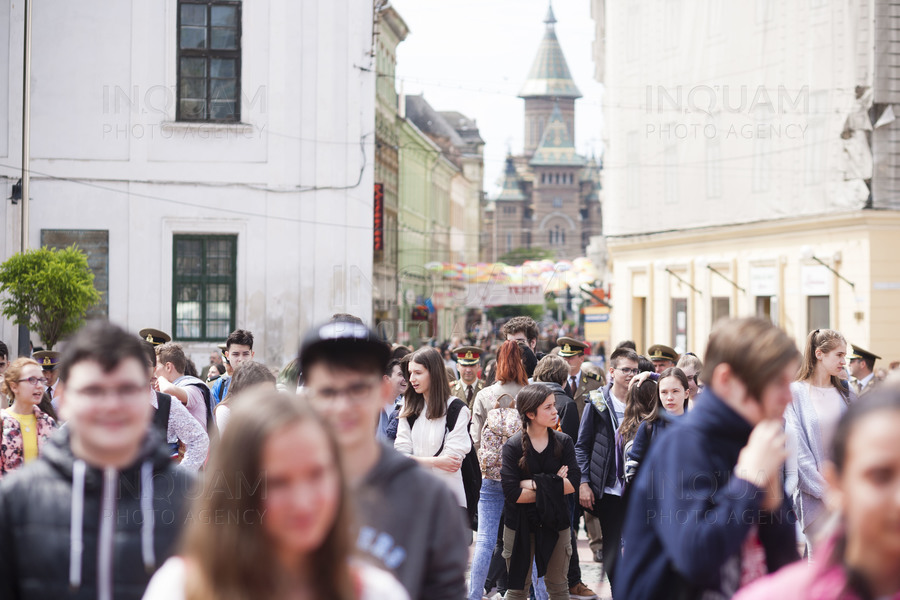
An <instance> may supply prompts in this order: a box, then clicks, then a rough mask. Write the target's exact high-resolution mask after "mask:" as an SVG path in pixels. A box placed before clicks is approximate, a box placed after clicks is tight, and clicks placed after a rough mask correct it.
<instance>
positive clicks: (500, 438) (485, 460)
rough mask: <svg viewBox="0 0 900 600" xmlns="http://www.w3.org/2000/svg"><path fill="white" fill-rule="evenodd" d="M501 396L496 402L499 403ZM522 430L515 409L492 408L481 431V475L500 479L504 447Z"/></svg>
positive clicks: (517, 412) (479, 458)
mask: <svg viewBox="0 0 900 600" xmlns="http://www.w3.org/2000/svg"><path fill="white" fill-rule="evenodd" d="M503 396H509V397H510V398H512V396H510V395H509V394H502V395H500V396H499V397H498V398H497V399H496V400H495V402H499V401H500V399H501V398H503ZM520 429H522V421H521V419H520V418H519V411H518V410H516V409H515V408H511V407H510V408H492V409H491V410H489V411H488V414H487V419H485V421H484V427H482V429H481V447H480V448H479V449H478V462H479V465H480V466H481V473H482V474H483V475H484V476H485V477H487V478H488V479H494V480H499V479H500V467H501V466H502V463H503V446H504V444H506V442H507V441H508V440H509V438H511V437H512V436H514V435H515V434H516V433H518V432H519V430H520Z"/></svg>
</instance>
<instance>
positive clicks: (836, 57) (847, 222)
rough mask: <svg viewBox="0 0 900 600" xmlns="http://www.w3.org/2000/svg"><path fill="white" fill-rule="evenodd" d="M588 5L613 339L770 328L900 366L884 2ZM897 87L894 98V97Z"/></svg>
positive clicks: (892, 60)
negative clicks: (727, 326)
mask: <svg viewBox="0 0 900 600" xmlns="http://www.w3.org/2000/svg"><path fill="white" fill-rule="evenodd" d="M657 9H658V6H657V5H656V4H655V3H651V2H649V1H636V2H631V3H624V4H623V3H610V2H605V1H603V0H594V1H593V3H592V11H593V16H594V19H595V23H596V27H597V39H598V40H605V43H600V42H597V43H595V47H594V55H595V62H596V64H597V76H598V79H600V80H601V81H603V83H604V84H605V86H606V90H607V94H606V97H605V99H604V104H605V107H604V112H605V116H606V123H607V135H606V143H607V150H606V154H605V156H604V190H605V198H604V200H605V202H604V215H603V221H604V234H605V237H606V244H607V247H608V251H609V254H610V261H611V264H610V270H611V277H610V281H611V286H610V287H611V289H610V293H611V303H612V304H613V307H614V308H613V318H612V322H613V326H612V336H611V337H612V340H611V341H613V342H617V341H619V340H621V339H628V338H631V339H635V341H636V342H637V345H638V349H639V350H641V351H646V349H647V348H648V347H649V346H650V345H652V344H654V343H665V344H670V345H672V346H674V347H675V348H676V349H677V350H679V351H681V352H684V351H693V352H695V353H697V354H699V355H701V356H702V353H703V352H704V351H705V347H706V340H707V337H708V335H709V332H710V330H711V328H712V326H713V323H714V322H715V321H716V320H717V319H719V318H722V317H729V316H730V317H741V316H749V315H761V316H764V317H767V318H770V319H771V320H773V321H774V322H775V323H777V324H778V325H779V326H781V327H783V328H784V329H785V330H786V331H787V332H788V333H789V334H790V335H791V336H792V337H794V338H795V339H796V340H797V341H798V344H801V345H802V342H803V340H805V338H806V335H807V334H808V332H809V331H810V330H812V329H816V328H825V327H830V328H834V329H838V330H840V331H841V332H843V333H844V335H845V336H846V337H847V339H848V341H849V342H850V343H855V344H858V345H860V346H862V347H864V348H866V349H869V350H871V351H873V352H875V353H876V354H879V355H881V356H883V357H884V359H885V361H884V363H879V364H883V366H887V362H888V361H889V360H894V359H900V348H898V347H897V346H896V344H895V342H894V340H896V339H897V337H898V334H900V318H898V317H897V316H896V315H895V314H894V312H895V310H894V307H895V306H897V305H898V304H900V261H896V260H895V259H893V257H894V256H896V254H897V253H898V251H900V247H898V246H900V244H898V241H900V240H898V236H897V234H896V232H898V231H900V229H898V226H900V211H898V209H900V193H898V191H900V186H898V185H897V184H896V183H895V182H896V178H897V174H898V171H897V169H896V166H897V165H898V163H900V160H898V159H900V150H898V148H900V146H898V145H897V143H896V142H897V141H900V122H898V121H897V120H896V118H895V116H894V115H895V111H897V110H898V109H900V106H897V103H900V86H898V85H897V83H896V82H895V81H894V79H892V77H891V73H892V72H893V71H894V70H896V69H897V68H898V67H900V56H897V55H893V54H891V53H889V52H888V49H889V48H890V47H891V44H892V43H896V42H897V41H900V35H898V33H900V32H898V31H897V29H896V28H895V26H894V25H893V22H892V21H891V20H890V18H889V11H890V3H888V2H883V1H875V2H868V1H867V2H862V1H857V0H853V1H848V2H841V3H828V2H810V3H776V2H774V1H768V0H760V1H758V2H748V3H727V2H724V1H720V0H710V1H707V2H689V1H687V0H671V1H669V2H667V3H666V4H665V6H664V10H657ZM895 88H896V89H895Z"/></svg>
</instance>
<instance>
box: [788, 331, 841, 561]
mask: <svg viewBox="0 0 900 600" xmlns="http://www.w3.org/2000/svg"><path fill="white" fill-rule="evenodd" d="M846 355H847V341H846V340H845V339H844V336H843V335H841V334H840V333H839V332H837V331H834V330H833V329H816V330H815V331H811V332H810V333H809V335H808V336H807V338H806V346H805V349H804V353H803V363H802V364H801V367H800V371H799V372H798V374H797V381H795V382H794V383H792V384H791V394H792V395H793V398H794V399H793V402H792V403H791V404H790V405H789V406H788V408H787V410H785V412H784V416H785V422H786V426H787V432H788V434H789V435H790V438H791V439H790V444H791V446H792V449H793V448H796V462H794V461H793V460H791V461H790V463H789V466H788V467H787V470H788V472H787V484H788V490H787V491H788V493H790V494H791V496H792V497H793V499H794V506H795V507H796V509H797V514H798V515H799V517H800V525H801V527H802V528H803V533H804V535H805V536H806V537H807V546H808V548H811V547H812V546H813V545H814V542H815V541H816V539H815V538H816V537H817V536H818V534H819V533H820V532H821V531H822V528H823V526H824V525H825V523H826V521H827V520H828V515H827V510H826V509H825V501H824V498H825V489H826V485H825V477H824V476H823V474H822V473H823V469H824V463H825V460H826V458H827V457H826V456H825V449H826V448H829V447H830V446H831V439H832V438H833V437H834V431H835V428H836V427H837V424H838V421H839V420H840V418H841V416H842V415H843V414H844V412H845V411H846V410H847V406H849V405H850V403H852V402H853V401H855V400H856V394H854V393H853V392H852V391H851V390H850V387H849V385H845V382H844V381H842V380H841V378H840V376H841V373H842V372H843V368H844V358H845V357H846ZM794 469H796V474H794V473H793V472H792V471H794Z"/></svg>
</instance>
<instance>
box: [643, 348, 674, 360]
mask: <svg viewBox="0 0 900 600" xmlns="http://www.w3.org/2000/svg"><path fill="white" fill-rule="evenodd" d="M647 352H648V353H649V356H648V358H649V359H650V360H671V361H672V362H675V361H677V360H678V353H677V352H675V349H674V348H672V347H670V346H666V345H665V344H654V345H653V346H650V348H649V349H648V350H647Z"/></svg>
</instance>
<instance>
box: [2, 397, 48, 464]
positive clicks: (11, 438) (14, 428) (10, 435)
mask: <svg viewBox="0 0 900 600" xmlns="http://www.w3.org/2000/svg"><path fill="white" fill-rule="evenodd" d="M34 415H35V417H37V443H38V454H39V455H40V452H41V449H42V448H43V447H44V442H45V441H46V439H47V438H48V437H50V434H51V433H53V432H54V431H56V428H57V425H56V421H54V420H53V418H52V417H50V416H48V415H46V414H45V413H44V412H43V411H42V410H41V409H39V408H38V407H37V406H35V407H34ZM0 421H2V425H3V433H2V435H0V477H3V476H4V475H6V474H7V473H9V472H10V471H15V470H16V469H18V468H20V467H22V465H23V464H25V448H24V442H23V440H22V430H21V429H20V428H19V422H18V421H17V420H16V419H14V418H13V417H12V416H11V415H10V414H9V413H8V412H7V410H6V409H3V410H0Z"/></svg>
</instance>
